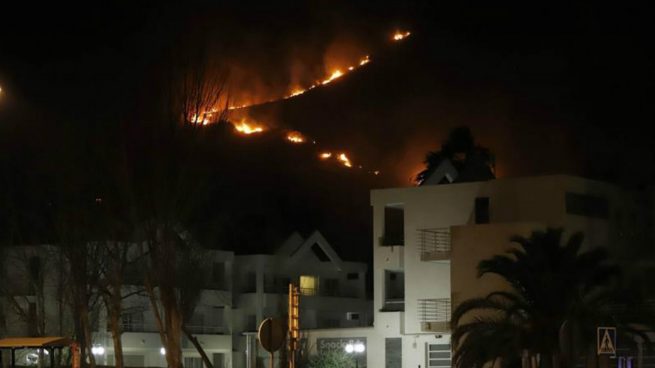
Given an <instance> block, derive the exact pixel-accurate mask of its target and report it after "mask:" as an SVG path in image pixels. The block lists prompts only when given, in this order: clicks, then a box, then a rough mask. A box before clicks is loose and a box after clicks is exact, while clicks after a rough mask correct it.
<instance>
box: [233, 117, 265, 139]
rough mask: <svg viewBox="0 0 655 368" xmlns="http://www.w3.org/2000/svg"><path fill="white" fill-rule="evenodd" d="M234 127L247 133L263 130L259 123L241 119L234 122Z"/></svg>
mask: <svg viewBox="0 0 655 368" xmlns="http://www.w3.org/2000/svg"><path fill="white" fill-rule="evenodd" d="M234 129H236V130H237V131H238V132H239V133H243V134H248V135H250V134H254V133H261V132H263V131H264V127H262V126H261V125H256V124H253V123H248V122H247V121H245V120H241V122H239V123H235V124H234Z"/></svg>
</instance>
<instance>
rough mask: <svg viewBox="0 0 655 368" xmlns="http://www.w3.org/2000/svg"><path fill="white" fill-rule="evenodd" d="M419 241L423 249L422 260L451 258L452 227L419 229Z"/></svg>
mask: <svg viewBox="0 0 655 368" xmlns="http://www.w3.org/2000/svg"><path fill="white" fill-rule="evenodd" d="M418 243H419V247H420V249H421V261H444V260H448V259H450V251H451V244H450V228H447V227H446V228H439V229H419V230H418Z"/></svg>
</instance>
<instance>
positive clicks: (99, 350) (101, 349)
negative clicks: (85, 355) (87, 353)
mask: <svg viewBox="0 0 655 368" xmlns="http://www.w3.org/2000/svg"><path fill="white" fill-rule="evenodd" d="M91 354H93V355H104V354H105V348H104V347H102V346H94V347H92V348H91Z"/></svg>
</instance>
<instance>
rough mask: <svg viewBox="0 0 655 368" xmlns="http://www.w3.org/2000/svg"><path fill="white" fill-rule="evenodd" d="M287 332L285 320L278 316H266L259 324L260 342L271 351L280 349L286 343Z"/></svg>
mask: <svg viewBox="0 0 655 368" xmlns="http://www.w3.org/2000/svg"><path fill="white" fill-rule="evenodd" d="M286 334H287V329H286V326H284V322H282V320H279V319H277V318H266V319H265V320H264V321H263V322H262V323H261V324H260V325H259V334H258V337H259V342H260V343H261V344H262V346H263V347H264V349H266V351H268V352H270V353H273V352H276V351H278V350H280V348H281V347H282V345H284V340H285V337H286Z"/></svg>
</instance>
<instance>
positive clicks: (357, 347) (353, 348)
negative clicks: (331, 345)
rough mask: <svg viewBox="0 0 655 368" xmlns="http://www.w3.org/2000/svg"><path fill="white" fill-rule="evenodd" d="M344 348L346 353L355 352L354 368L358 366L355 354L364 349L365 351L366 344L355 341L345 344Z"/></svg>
mask: <svg viewBox="0 0 655 368" xmlns="http://www.w3.org/2000/svg"><path fill="white" fill-rule="evenodd" d="M344 349H345V350H346V353H347V354H355V355H354V358H355V368H359V360H358V359H357V355H359V354H361V353H363V352H364V351H366V346H364V344H362V343H361V342H359V341H357V342H355V343H348V344H346V346H345V347H344Z"/></svg>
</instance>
